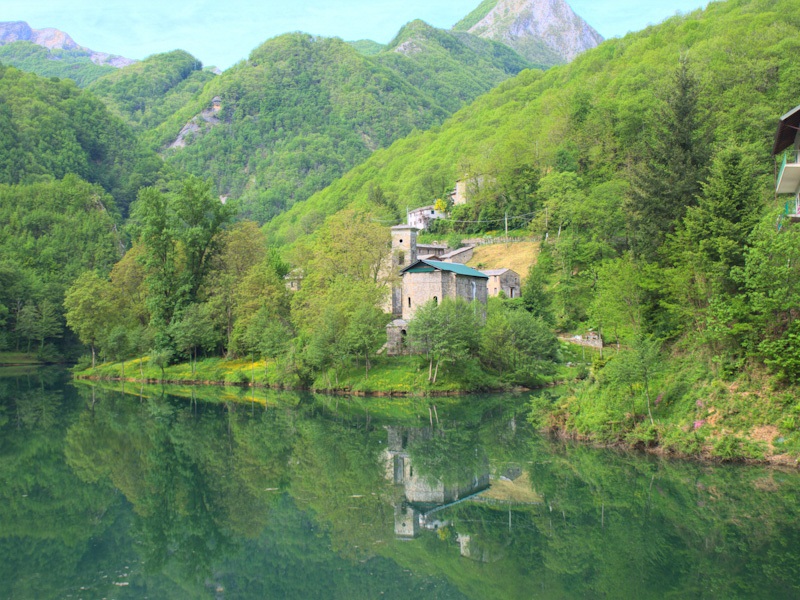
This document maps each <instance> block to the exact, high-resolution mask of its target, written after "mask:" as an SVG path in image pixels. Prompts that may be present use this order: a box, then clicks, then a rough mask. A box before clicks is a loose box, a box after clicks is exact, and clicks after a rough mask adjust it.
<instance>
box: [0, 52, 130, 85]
mask: <svg viewBox="0 0 800 600" xmlns="http://www.w3.org/2000/svg"><path fill="white" fill-rule="evenodd" d="M0 63H3V64H6V65H10V66H12V67H16V68H17V69H21V70H22V71H26V72H28V73H36V74H37V75H41V76H42V77H63V78H67V79H72V80H73V81H74V82H75V83H77V84H78V85H79V86H80V87H86V86H87V85H89V84H90V83H91V82H92V81H94V80H95V79H97V78H98V77H102V76H103V75H107V74H108V73H113V72H114V71H116V68H115V67H112V66H111V65H97V64H95V63H93V62H92V59H91V51H89V50H85V49H83V48H80V49H72V50H61V49H57V48H54V49H52V50H49V49H47V48H43V47H42V46H37V45H36V44H34V43H33V42H24V41H22V42H14V43H11V44H4V45H0Z"/></svg>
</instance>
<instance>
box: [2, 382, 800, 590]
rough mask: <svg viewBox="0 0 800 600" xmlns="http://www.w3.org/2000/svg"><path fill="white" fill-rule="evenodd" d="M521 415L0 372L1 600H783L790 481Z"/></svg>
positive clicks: (434, 404)
mask: <svg viewBox="0 0 800 600" xmlns="http://www.w3.org/2000/svg"><path fill="white" fill-rule="evenodd" d="M542 393H550V394H553V393H555V392H553V391H547V392H542ZM528 401H529V395H511V394H508V395H483V396H474V397H473V396H470V397H463V398H436V399H431V400H430V401H428V400H425V399H405V398H401V399H387V398H352V399H350V398H344V397H327V396H322V395H311V394H300V393H287V392H270V391H264V390H261V391H253V390H245V389H241V390H240V389H232V388H212V387H207V388H199V387H198V388H189V387H186V388H161V387H159V386H145V387H140V386H131V385H127V386H126V388H125V390H124V391H123V390H122V389H121V388H120V387H119V386H112V385H106V386H103V385H92V384H88V383H83V382H75V383H73V382H71V381H70V378H69V375H68V374H67V373H66V372H64V371H63V370H60V369H27V370H9V369H5V370H2V371H0V427H2V437H0V479H1V480H2V501H0V511H1V512H2V516H0V553H1V554H2V560H0V582H2V583H0V597H3V598H14V599H17V598H19V599H29V598H31V599H32V598H35V599H45V598H87V599H88V598H109V599H110V598H168V599H175V598H299V599H307V598H342V599H345V598H347V599H351V598H403V599H409V598H797V597H800V476H799V475H798V473H796V472H787V471H781V470H776V469H769V468H761V467H752V466H750V467H747V466H710V465H703V464H698V463H692V462H681V461H668V460H663V459H659V458H655V457H651V456H645V455H641V454H636V453H628V452H617V451H612V450H603V449H596V448H590V447H587V446H583V445H577V444H569V443H563V442H558V441H553V440H549V439H547V438H545V437H542V436H540V435H538V434H536V433H535V432H533V431H532V430H531V428H530V427H529V426H528V424H527V421H526V414H527V412H528V407H527V404H528Z"/></svg>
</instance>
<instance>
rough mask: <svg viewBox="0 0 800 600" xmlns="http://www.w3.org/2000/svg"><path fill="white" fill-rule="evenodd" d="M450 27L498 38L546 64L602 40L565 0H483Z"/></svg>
mask: <svg viewBox="0 0 800 600" xmlns="http://www.w3.org/2000/svg"><path fill="white" fill-rule="evenodd" d="M453 29H454V30H456V31H468V32H469V33H472V34H474V35H477V36H480V37H482V38H487V39H492V40H496V41H499V42H502V43H504V44H506V45H507V46H509V47H511V48H513V49H514V50H516V51H517V52H518V53H519V54H520V55H522V56H524V57H525V58H527V59H528V60H530V61H531V62H534V63H543V64H548V65H552V64H558V63H562V62H570V61H571V60H573V59H574V58H575V57H576V56H578V55H579V54H580V53H581V52H585V51H586V50H588V49H590V48H594V47H595V46H597V45H598V44H600V43H601V42H602V41H603V37H602V36H601V35H600V34H599V33H597V31H595V30H594V29H593V28H592V27H591V26H590V25H589V24H588V23H586V21H584V20H583V19H582V18H581V17H579V16H578V15H576V14H575V13H574V12H573V10H572V8H571V7H570V5H569V4H568V3H567V2H566V1H565V0H484V1H483V2H482V3H481V4H480V5H479V6H478V7H477V8H476V9H475V10H474V11H472V12H471V13H470V14H469V15H467V16H466V17H465V18H464V19H462V20H461V21H459V22H458V23H456V25H455V26H454V27H453Z"/></svg>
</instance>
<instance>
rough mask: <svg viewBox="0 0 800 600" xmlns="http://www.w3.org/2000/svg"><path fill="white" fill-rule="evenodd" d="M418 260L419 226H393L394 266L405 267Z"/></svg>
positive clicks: (397, 267)
mask: <svg viewBox="0 0 800 600" xmlns="http://www.w3.org/2000/svg"><path fill="white" fill-rule="evenodd" d="M415 260H417V228H416V227H412V226H411V225H395V226H394V227H392V266H393V267H395V268H396V269H405V268H406V267H407V266H408V265H410V264H411V263H413V262H414V261H415Z"/></svg>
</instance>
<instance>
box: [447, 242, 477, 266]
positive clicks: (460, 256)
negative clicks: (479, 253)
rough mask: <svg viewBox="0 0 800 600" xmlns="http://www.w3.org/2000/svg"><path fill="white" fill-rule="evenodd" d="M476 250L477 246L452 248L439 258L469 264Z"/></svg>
mask: <svg viewBox="0 0 800 600" xmlns="http://www.w3.org/2000/svg"><path fill="white" fill-rule="evenodd" d="M474 252H475V246H464V247H463V248H458V249H457V250H451V251H450V252H447V253H445V254H442V255H441V256H439V260H441V261H444V262H451V263H459V264H462V265H465V264H467V263H468V262H469V261H470V260H472V255H473V253H474Z"/></svg>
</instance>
